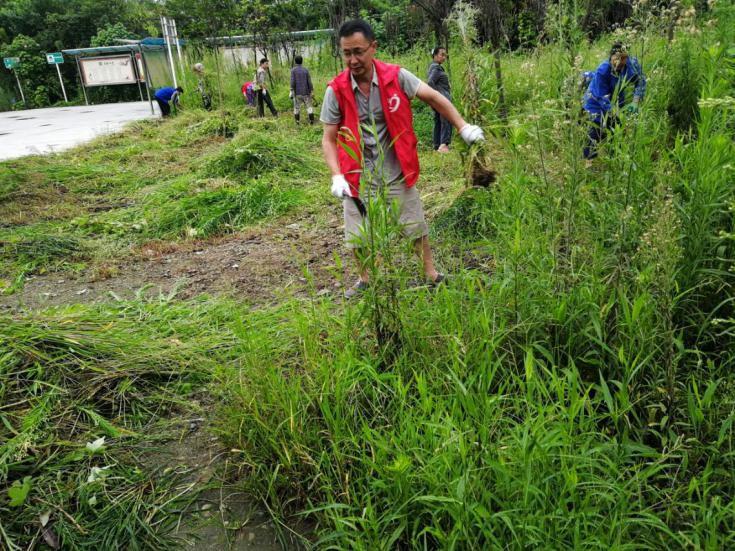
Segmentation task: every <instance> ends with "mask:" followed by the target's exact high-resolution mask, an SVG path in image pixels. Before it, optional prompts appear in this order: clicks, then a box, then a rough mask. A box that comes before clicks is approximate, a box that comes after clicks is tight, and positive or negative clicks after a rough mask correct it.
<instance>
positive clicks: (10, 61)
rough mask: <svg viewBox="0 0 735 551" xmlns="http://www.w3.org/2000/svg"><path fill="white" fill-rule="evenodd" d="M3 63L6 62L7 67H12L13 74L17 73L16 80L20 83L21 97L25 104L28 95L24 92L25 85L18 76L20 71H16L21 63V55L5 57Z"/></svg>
mask: <svg viewBox="0 0 735 551" xmlns="http://www.w3.org/2000/svg"><path fill="white" fill-rule="evenodd" d="M3 63H4V64H5V68H6V69H10V70H11V71H13V74H14V75H15V81H16V82H17V83H18V90H20V99H22V100H23V105H25V103H26V96H25V94H24V93H23V87H22V86H21V85H20V79H19V78H18V73H16V72H15V68H16V67H17V66H18V65H20V58H19V57H4V58H3Z"/></svg>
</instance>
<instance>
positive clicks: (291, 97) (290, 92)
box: [288, 90, 293, 99]
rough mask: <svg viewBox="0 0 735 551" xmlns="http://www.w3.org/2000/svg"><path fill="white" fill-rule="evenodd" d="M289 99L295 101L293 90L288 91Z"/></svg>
mask: <svg viewBox="0 0 735 551" xmlns="http://www.w3.org/2000/svg"><path fill="white" fill-rule="evenodd" d="M288 99H293V90H289V91H288Z"/></svg>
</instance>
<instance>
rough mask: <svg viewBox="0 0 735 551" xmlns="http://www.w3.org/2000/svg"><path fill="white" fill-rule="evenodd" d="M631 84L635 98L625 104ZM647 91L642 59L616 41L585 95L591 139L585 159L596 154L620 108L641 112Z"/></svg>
mask: <svg viewBox="0 0 735 551" xmlns="http://www.w3.org/2000/svg"><path fill="white" fill-rule="evenodd" d="M628 86H633V87H634V90H633V100H632V101H631V102H630V103H628V104H627V105H626V101H625V89H626V88H627V87H628ZM645 93H646V77H645V76H644V75H643V69H642V67H641V64H640V62H639V61H638V59H636V58H635V57H629V56H628V52H627V50H626V48H625V46H623V44H621V43H620V42H616V43H615V44H613V45H612V48H611V49H610V57H609V58H608V59H607V60H606V61H603V62H602V63H601V64H600V66H599V67H598V68H597V70H596V71H595V72H594V73H593V74H592V78H591V80H590V83H589V86H588V87H587V92H586V93H585V95H584V110H585V111H586V112H587V115H588V118H589V123H590V129H589V139H588V143H587V145H586V146H585V148H584V152H583V153H584V158H585V159H588V160H589V159H594V158H595V157H597V146H598V144H599V143H600V141H602V139H603V138H604V137H605V134H606V133H607V131H608V130H610V129H612V128H613V127H615V125H616V124H617V123H618V122H619V119H618V113H619V112H620V110H624V111H625V112H627V113H628V114H635V113H637V112H638V105H639V104H640V102H641V100H642V99H643V96H644V95H645ZM615 104H617V105H615Z"/></svg>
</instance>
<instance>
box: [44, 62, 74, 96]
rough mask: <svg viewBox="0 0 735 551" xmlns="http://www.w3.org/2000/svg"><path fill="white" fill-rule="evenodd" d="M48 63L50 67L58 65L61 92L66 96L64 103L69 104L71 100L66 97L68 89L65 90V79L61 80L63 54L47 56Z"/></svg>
mask: <svg viewBox="0 0 735 551" xmlns="http://www.w3.org/2000/svg"><path fill="white" fill-rule="evenodd" d="M46 63H48V64H49V65H56V72H57V73H58V75H59V84H61V91H62V93H63V94H64V101H65V102H66V103H69V100H68V99H67V97H66V88H64V79H62V78H61V69H59V65H60V64H61V63H64V56H63V55H61V52H51V53H49V54H46Z"/></svg>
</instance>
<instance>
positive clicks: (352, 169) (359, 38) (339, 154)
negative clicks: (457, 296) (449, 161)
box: [320, 19, 485, 298]
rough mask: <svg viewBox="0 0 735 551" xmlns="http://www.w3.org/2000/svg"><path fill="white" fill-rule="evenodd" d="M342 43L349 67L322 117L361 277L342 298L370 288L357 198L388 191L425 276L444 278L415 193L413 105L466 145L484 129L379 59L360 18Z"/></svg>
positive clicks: (342, 34) (335, 189)
mask: <svg viewBox="0 0 735 551" xmlns="http://www.w3.org/2000/svg"><path fill="white" fill-rule="evenodd" d="M339 44H340V49H341V51H342V55H343V57H344V60H345V64H346V65H347V68H346V69H345V70H344V71H343V72H342V73H340V74H339V75H338V76H337V77H335V78H334V79H333V80H332V81H331V82H330V83H329V86H328V87H327V90H326V93H325V94H324V102H323V104H322V110H321V116H320V119H321V121H322V122H323V123H324V135H323V137H322V150H323V152H324V158H325V160H326V163H327V166H328V167H329V170H330V171H331V173H332V195H334V196H335V197H337V198H338V199H342V204H343V210H344V223H345V240H346V242H347V247H348V248H350V249H352V250H353V253H354V255H355V258H356V260H357V264H358V272H359V275H360V277H359V279H358V281H357V283H356V284H355V285H354V286H353V287H352V288H350V289H348V290H347V291H346V292H345V296H346V297H347V298H351V297H353V296H355V295H357V294H359V293H361V292H362V291H364V290H365V289H366V288H367V286H368V279H369V276H368V271H367V267H366V266H365V265H364V264H363V262H362V261H361V258H363V257H364V255H363V254H361V253H362V251H361V249H362V248H363V247H364V244H363V243H361V242H360V240H361V234H360V228H361V226H362V224H363V221H364V220H363V218H364V216H365V214H364V212H365V209H364V204H363V201H362V199H360V184H361V182H362V184H364V187H363V190H362V191H363V193H362V196H363V197H364V198H366V199H368V198H371V197H374V196H375V195H376V194H377V193H378V192H379V190H380V187H381V186H382V185H384V186H385V187H386V189H385V196H386V199H387V200H388V201H389V202H393V201H396V202H397V203H398V208H399V223H400V225H401V227H402V229H403V233H404V235H406V236H407V237H409V238H411V239H412V240H413V243H414V250H415V251H416V254H417V255H418V257H419V258H420V259H421V262H422V264H423V270H424V275H425V277H426V278H427V279H428V280H429V282H432V283H439V282H441V281H442V280H443V279H444V275H443V274H440V273H439V272H438V271H437V270H436V267H435V266H434V259H433V256H432V252H431V247H430V245H429V237H428V234H429V228H428V225H427V224H426V220H425V217H424V209H423V205H422V204H421V198H420V197H419V194H418V191H417V190H416V188H415V187H414V186H415V184H416V182H417V180H418V178H419V159H418V151H417V149H416V146H417V139H416V134H415V133H414V130H413V113H412V111H411V99H412V98H414V97H417V98H418V99H420V100H421V101H423V102H425V103H427V104H428V105H429V106H430V107H431V108H432V109H434V110H435V111H436V112H438V113H439V114H440V115H441V116H442V117H444V118H445V119H446V120H448V121H449V122H450V124H452V126H454V127H455V128H457V130H458V131H459V134H460V136H461V137H462V139H463V140H464V141H465V142H466V143H467V144H473V143H475V142H478V141H482V140H484V139H485V136H484V134H483V132H482V129H480V127H478V126H475V125H471V124H467V123H466V122H465V121H464V119H463V118H462V116H461V115H460V114H459V112H458V111H457V109H456V108H455V107H454V106H453V105H452V103H451V102H450V101H449V100H448V99H447V98H445V97H444V96H442V95H441V94H440V93H439V92H437V91H436V90H433V89H432V88H430V87H429V86H427V85H426V84H425V83H423V82H421V80H419V79H418V78H417V77H416V76H415V75H413V74H412V73H410V72H409V71H407V70H406V69H403V68H401V67H399V66H397V65H392V64H389V63H383V62H381V61H379V60H377V59H375V52H376V50H377V47H378V44H377V42H376V40H375V34H374V32H373V29H372V28H371V27H370V25H369V24H368V23H367V22H365V21H363V20H360V19H356V20H353V21H347V22H346V23H344V24H343V25H342V27H340V29H339Z"/></svg>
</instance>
